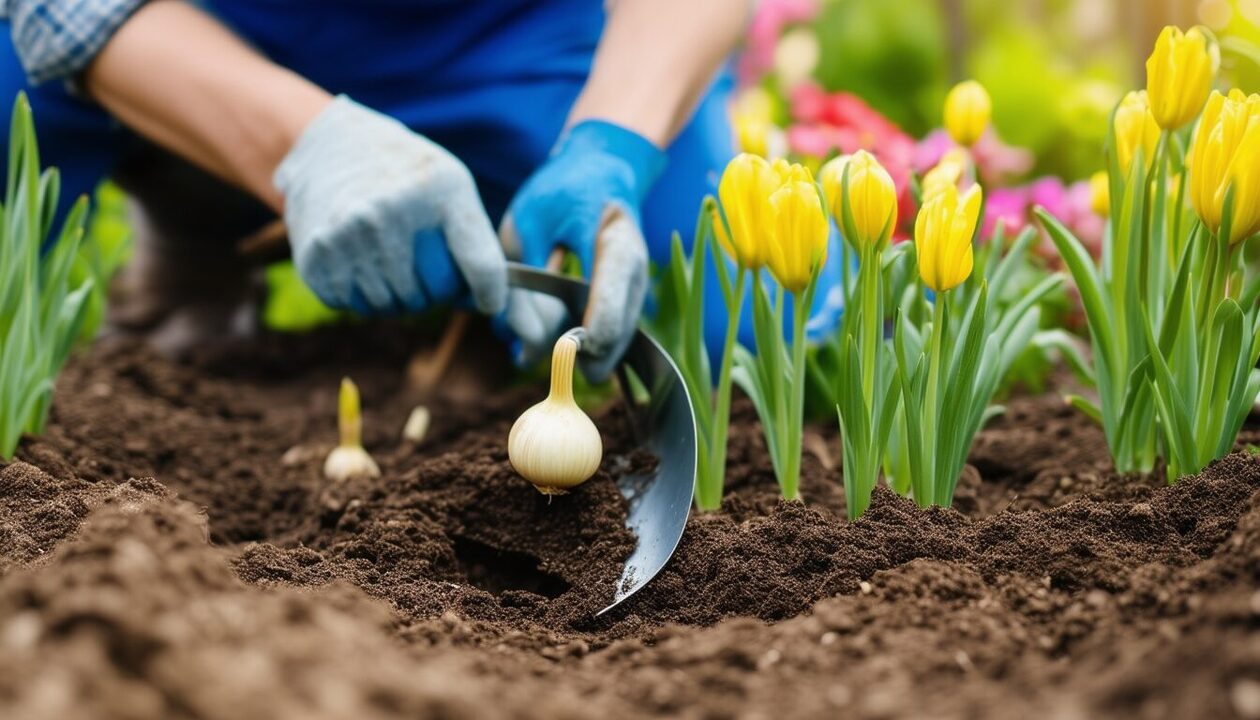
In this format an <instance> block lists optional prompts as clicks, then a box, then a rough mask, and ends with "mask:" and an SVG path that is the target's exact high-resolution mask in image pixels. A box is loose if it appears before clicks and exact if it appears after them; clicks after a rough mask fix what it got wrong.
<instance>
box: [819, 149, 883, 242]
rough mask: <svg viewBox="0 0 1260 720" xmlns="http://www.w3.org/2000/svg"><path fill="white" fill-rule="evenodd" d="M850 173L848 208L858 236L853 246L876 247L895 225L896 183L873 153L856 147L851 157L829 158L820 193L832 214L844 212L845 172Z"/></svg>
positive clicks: (839, 214) (837, 216)
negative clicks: (824, 197) (825, 198)
mask: <svg viewBox="0 0 1260 720" xmlns="http://www.w3.org/2000/svg"><path fill="white" fill-rule="evenodd" d="M846 168H847V170H848V173H849V210H850V212H851V213H852V219H853V226H854V229H855V230H856V231H857V237H854V238H848V240H849V242H851V243H853V245H854V246H855V247H866V246H870V245H874V246H879V245H882V244H883V243H884V242H886V241H887V240H888V238H889V237H891V236H892V231H893V228H894V227H895V226H896V225H897V186H896V185H894V184H893V179H892V176H891V175H889V174H888V171H887V170H885V169H884V166H883V165H880V164H879V161H878V160H876V159H875V156H874V155H871V154H870V153H868V152H866V151H865V150H859V151H857V153H855V154H854V155H852V156H847V155H846V156H842V157H837V158H834V159H832V160H831V161H830V162H828V163H827V164H826V165H824V166H823V169H822V177H821V179H822V186H823V194H824V195H826V197H827V203H828V204H829V205H830V206H831V214H832V216H833V217H836V218H840V217H842V215H843V213H844V173H845V170H846Z"/></svg>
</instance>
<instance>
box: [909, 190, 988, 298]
mask: <svg viewBox="0 0 1260 720" xmlns="http://www.w3.org/2000/svg"><path fill="white" fill-rule="evenodd" d="M982 199H983V198H982V196H981V191H980V186H979V185H972V186H971V188H970V189H968V190H967V192H966V193H964V194H963V195H962V197H959V195H958V189H957V188H955V187H953V186H946V187H945V189H944V190H943V191H942V192H941V194H939V195H937V196H936V197H934V198H932V199H931V200H929V201H928V202H926V203H924V205H923V208H922V209H921V210H919V217H918V218H916V219H915V223H914V249H915V252H916V253H917V254H918V257H919V277H921V278H923V283H924V284H925V285H927V286H928V287H930V288H932V289H933V290H935V291H936V292H945V291H946V290H950V289H953V288H955V287H957V286H958V285H961V284H962V282H963V281H964V280H966V279H967V278H968V276H970V275H971V269H972V264H973V262H974V258H973V256H972V249H971V239H972V237H973V236H974V235H975V233H976V223H977V222H978V221H979V219H980V205H981V201H982Z"/></svg>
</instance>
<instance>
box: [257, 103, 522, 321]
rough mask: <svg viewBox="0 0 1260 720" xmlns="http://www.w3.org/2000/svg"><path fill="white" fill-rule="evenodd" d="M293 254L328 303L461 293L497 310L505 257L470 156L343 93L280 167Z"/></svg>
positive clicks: (378, 307) (418, 303)
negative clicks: (467, 161)
mask: <svg viewBox="0 0 1260 720" xmlns="http://www.w3.org/2000/svg"><path fill="white" fill-rule="evenodd" d="M275 184H276V187H277V188H278V189H279V190H280V192H281V193H283V195H284V219H285V223H286V224H287V225H288V230H289V242H290V244H291V245H292V247H293V261H294V264H295V265H296V266H297V270H298V273H299V274H301V276H302V279H303V280H304V281H306V283H307V284H308V285H309V286H310V287H311V289H312V290H313V291H314V292H315V294H316V295H318V296H319V298H320V300H322V301H323V302H324V303H325V304H327V305H329V306H331V307H334V308H350V309H353V310H355V311H358V312H360V313H364V314H387V313H399V312H415V311H419V310H423V309H425V308H427V307H429V306H431V305H435V304H446V303H451V302H454V301H456V300H460V299H462V298H463V296H464V295H465V294H466V293H467V292H468V291H469V290H471V294H472V300H473V303H474V304H475V305H476V307H477V308H478V309H479V310H481V311H482V312H485V313H498V312H500V311H501V310H502V309H503V306H504V304H505V302H506V300H507V265H506V260H505V258H504V256H503V251H502V249H501V247H500V246H499V241H498V237H497V236H496V235H495V232H494V228H493V226H492V225H491V223H490V220H489V218H487V217H486V211H485V209H484V208H483V207H482V205H481V199H480V197H479V196H478V195H477V188H476V185H475V183H474V182H473V178H472V175H471V174H470V173H469V172H468V168H466V167H464V164H463V163H461V162H460V161H459V160H458V159H456V158H455V156H454V155H451V154H450V153H449V152H447V151H446V150H444V149H442V148H441V147H439V146H437V145H435V144H434V143H432V142H430V141H429V140H427V139H425V138H424V137H421V136H420V135H417V134H415V133H413V132H412V131H410V130H408V129H407V128H406V127H405V126H404V125H403V124H402V123H399V122H397V121H396V120H393V119H392V118H389V117H386V116H384V115H382V114H380V113H377V112H375V111H373V110H369V109H368V108H366V107H363V106H362V105H359V104H358V103H356V102H354V101H353V100H350V99H349V98H347V97H345V96H340V97H338V98H336V99H335V100H334V101H333V102H332V103H331V104H329V106H328V107H327V108H325V109H324V110H323V111H322V112H321V113H320V114H319V115H318V116H316V117H315V119H314V120H313V121H311V123H310V125H308V126H307V127H306V129H305V130H304V131H303V132H302V134H301V136H300V137H299V138H298V141H297V142H296V143H295V144H294V146H293V148H292V149H291V150H290V151H289V153H288V155H287V156H286V157H285V158H284V161H283V162H281V163H280V166H279V167H278V168H277V169H276V174H275Z"/></svg>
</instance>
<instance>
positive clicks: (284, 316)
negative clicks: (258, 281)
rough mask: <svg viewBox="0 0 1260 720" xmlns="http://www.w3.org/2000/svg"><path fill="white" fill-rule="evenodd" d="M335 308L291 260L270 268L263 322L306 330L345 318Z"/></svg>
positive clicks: (279, 327) (272, 326)
mask: <svg viewBox="0 0 1260 720" xmlns="http://www.w3.org/2000/svg"><path fill="white" fill-rule="evenodd" d="M346 315H347V314H346V313H344V312H339V311H337V310H333V309H332V308H330V307H328V306H327V305H325V304H324V303H322V302H320V299H319V298H318V297H316V296H315V293H314V292H312V291H311V289H310V288H308V287H307V286H306V283H304V282H302V278H301V277H300V276H299V275H298V272H297V268H295V267H294V266H293V263H292V262H288V261H286V262H279V263H274V264H272V265H270V266H268V267H267V300H266V303H265V304H264V305H263V314H262V316H263V324H265V325H266V326H267V327H268V328H270V329H272V330H278V331H280V332H306V331H309V330H314V329H315V328H317V327H320V326H323V325H329V324H331V323H334V322H336V321H338V320H340V319H343V318H345V317H346Z"/></svg>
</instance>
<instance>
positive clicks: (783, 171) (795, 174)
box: [770, 158, 814, 185]
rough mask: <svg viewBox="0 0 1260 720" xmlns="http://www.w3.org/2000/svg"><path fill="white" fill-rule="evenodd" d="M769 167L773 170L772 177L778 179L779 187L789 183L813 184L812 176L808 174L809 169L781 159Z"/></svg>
mask: <svg viewBox="0 0 1260 720" xmlns="http://www.w3.org/2000/svg"><path fill="white" fill-rule="evenodd" d="M770 167H771V168H772V169H773V170H774V175H775V177H777V178H778V179H779V184H780V185H784V184H786V183H790V182H807V183H812V182H814V176H813V174H812V173H810V171H809V168H807V167H805V166H804V165H802V164H800V163H794V162H788V161H787V160H784V159H783V158H779V159H777V160H775V161H774V163H773V164H772V165H771V166H770Z"/></svg>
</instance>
